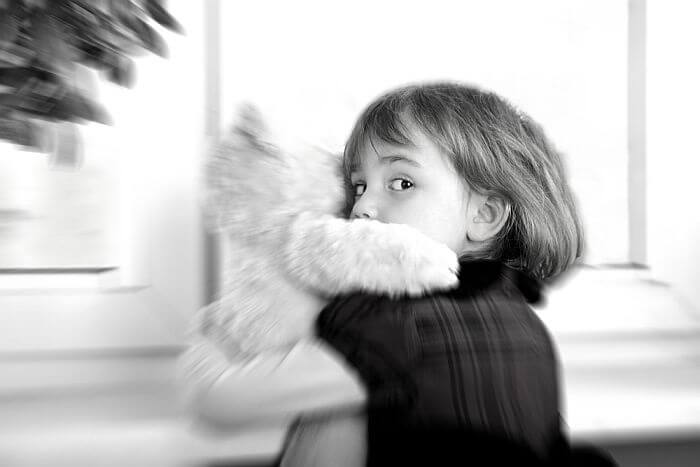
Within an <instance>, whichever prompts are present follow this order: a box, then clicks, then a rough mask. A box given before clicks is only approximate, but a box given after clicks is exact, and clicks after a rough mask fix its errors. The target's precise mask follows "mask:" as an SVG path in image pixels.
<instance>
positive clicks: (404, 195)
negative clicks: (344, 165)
mask: <svg viewBox="0 0 700 467" xmlns="http://www.w3.org/2000/svg"><path fill="white" fill-rule="evenodd" d="M409 128H410V129H411V131H410V134H409V136H410V140H411V141H412V143H413V144H411V145H405V146H396V145H392V144H389V143H385V142H382V141H377V142H374V144H373V145H372V144H369V142H367V143H366V144H365V145H364V147H363V148H362V151H361V153H360V154H359V156H360V157H359V161H360V166H359V167H358V168H357V169H356V171H354V172H353V173H352V174H351V181H352V184H353V187H354V190H355V204H354V206H353V209H352V212H351V216H350V217H351V218H369V219H375V220H378V221H381V222H387V223H396V224H407V225H410V226H412V227H414V228H416V229H418V230H419V231H421V232H422V233H424V234H425V235H427V236H429V237H431V238H432V239H434V240H437V241H439V242H442V243H444V244H445V245H447V246H448V247H450V248H451V249H452V250H453V251H454V252H455V253H457V254H460V253H463V252H464V251H466V249H467V245H468V242H467V208H468V205H469V198H470V190H469V188H468V187H467V184H466V182H465V181H463V180H462V178H461V177H460V176H459V175H458V174H457V172H456V171H455V169H454V168H453V166H452V164H451V163H450V161H449V160H448V158H447V157H446V156H444V155H443V154H442V152H441V151H440V149H439V148H438V147H437V146H436V145H435V144H434V143H433V142H432V141H431V140H430V139H429V138H428V137H427V136H426V135H425V134H424V133H423V132H422V131H419V130H418V129H416V128H415V127H411V126H409Z"/></svg>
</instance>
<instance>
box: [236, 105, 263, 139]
mask: <svg viewBox="0 0 700 467" xmlns="http://www.w3.org/2000/svg"><path fill="white" fill-rule="evenodd" d="M236 120H237V121H236V123H235V124H234V125H233V127H232V128H231V131H232V132H233V133H236V134H237V135H239V136H242V137H244V138H245V139H247V140H248V141H249V142H250V143H251V144H252V145H254V146H261V145H263V144H264V143H265V142H266V141H267V139H268V134H267V133H268V130H267V127H266V125H265V122H264V120H263V116H262V114H261V113H260V111H259V110H258V108H257V107H255V106H254V105H253V104H250V103H245V104H242V105H241V106H240V108H239V110H238V118H237V119H236Z"/></svg>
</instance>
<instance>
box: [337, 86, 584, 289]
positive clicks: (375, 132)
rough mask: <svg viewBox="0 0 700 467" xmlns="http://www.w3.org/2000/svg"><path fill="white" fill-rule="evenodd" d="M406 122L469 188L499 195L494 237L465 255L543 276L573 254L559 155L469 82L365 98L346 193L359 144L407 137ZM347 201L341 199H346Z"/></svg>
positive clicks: (577, 249) (574, 227)
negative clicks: (503, 209)
mask: <svg viewBox="0 0 700 467" xmlns="http://www.w3.org/2000/svg"><path fill="white" fill-rule="evenodd" d="M406 119H410V120H411V123H415V124H416V125H417V127H418V128H419V129H420V130H421V131H423V132H424V133H425V134H426V135H428V136H429V137H431V138H432V139H433V141H434V142H435V143H436V144H437V145H438V147H439V148H440V149H441V150H442V152H443V153H444V154H446V155H447V156H448V157H449V159H450V160H451V162H452V164H453V166H454V168H455V169H456V171H457V173H458V174H459V175H460V176H461V177H463V179H464V180H465V181H466V182H467V183H468V184H469V186H470V187H471V188H472V189H474V190H476V191H478V192H480V193H482V194H493V195H497V196H500V197H502V198H503V199H504V200H505V201H506V202H507V203H509V205H510V216H509V219H508V221H507V222H506V224H505V226H504V228H503V229H502V230H501V232H500V233H499V235H498V236H497V237H496V238H495V239H494V240H493V242H491V243H490V244H489V245H488V248H487V249H486V250H485V251H480V252H472V253H470V254H469V256H470V257H479V258H487V259H495V260H500V261H503V262H504V263H506V264H508V265H510V266H512V267H515V268H517V269H519V270H521V271H523V272H525V273H528V274H529V275H531V276H532V277H535V278H537V279H541V280H547V279H552V278H554V277H556V276H557V275H559V274H560V273H562V272H563V271H565V270H566V269H567V268H568V267H569V266H570V265H571V264H572V263H573V262H574V260H576V258H578V257H579V256H580V255H581V252H582V249H583V232H582V228H581V223H580V220H579V217H578V214H577V212H576V206H575V203H574V199H573V195H572V193H571V190H570V188H569V185H568V183H567V180H566V177H565V173H564V168H563V165H562V161H561V157H560V154H559V153H558V152H557V151H556V150H555V148H554V146H553V144H552V143H551V142H550V141H549V140H548V139H547V137H546V136H545V134H544V131H543V130H542V128H541V127H540V126H539V125H538V124H537V123H536V122H534V121H533V120H532V119H531V118H530V117H529V116H527V115H525V114H524V113H522V112H520V111H518V110H517V109H516V108H515V107H513V106H512V105H511V104H509V103H508V102H507V101H506V100H505V99H503V98H502V97H500V96H498V95H496V94H494V93H491V92H487V91H483V90H480V89H478V88H475V87H473V86H467V85H464V84H459V83H451V82H439V83H426V84H417V85H409V86H405V87H401V88H398V89H395V90H393V91H390V92H388V93H386V94H384V95H382V96H380V97H379V98H378V99H376V100H375V101H374V102H372V103H371V104H370V105H369V106H368V107H367V108H366V109H365V110H364V112H363V113H362V114H361V116H360V118H359V119H358V121H357V123H356V124H355V127H354V128H353V130H352V133H351V134H350V137H349V139H348V142H347V144H346V146H345V152H344V157H343V169H344V173H345V179H346V183H347V184H348V191H349V192H351V187H350V181H349V180H350V173H351V172H352V171H353V170H354V168H355V167H356V166H357V164H358V163H359V158H360V154H361V151H362V148H363V146H364V145H365V144H366V143H370V144H372V141H376V140H380V141H384V142H387V143H390V144H397V145H404V144H409V143H410V142H411V141H410V132H409V131H408V127H407V123H408V122H406ZM352 199H353V197H352V196H348V203H349V204H350V203H352ZM350 207H351V206H350Z"/></svg>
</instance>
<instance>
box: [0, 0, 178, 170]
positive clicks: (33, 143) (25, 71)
mask: <svg viewBox="0 0 700 467" xmlns="http://www.w3.org/2000/svg"><path fill="white" fill-rule="evenodd" d="M156 25H159V26H160V27H164V28H166V29H169V30H171V31H174V32H178V33H181V34H182V33H183V32H184V31H183V29H182V26H181V25H180V24H179V23H178V22H177V21H176V20H175V19H174V18H173V17H172V16H171V15H170V13H168V11H167V10H166V8H165V5H164V0H0V139H3V140H7V141H11V142H13V143H15V144H18V145H20V146H23V147H27V148H30V149H33V150H39V151H42V152H52V151H56V150H59V149H60V150H62V151H69V152H70V151H78V150H79V140H80V138H79V135H80V134H79V131H78V125H79V124H80V123H81V122H85V121H94V122H99V123H103V124H108V123H109V122H110V118H109V115H108V113H107V112H106V110H105V109H104V108H102V106H101V105H100V104H99V103H98V102H96V101H95V100H93V99H94V96H93V95H91V94H94V93H91V92H90V91H89V90H90V89H94V88H95V86H94V85H92V86H91V85H90V83H89V82H85V80H86V79H87V80H88V81H89V79H90V78H91V76H90V74H89V73H88V74H87V75H86V74H85V73H82V74H81V73H80V70H79V68H80V67H79V66H78V65H85V66H89V67H91V68H94V69H97V70H99V72H100V75H101V76H102V77H103V78H105V79H107V80H109V81H111V82H113V83H115V84H118V85H120V86H126V87H131V86H133V84H134V78H135V70H134V62H133V60H132V57H135V56H139V55H142V54H144V53H149V52H152V53H155V54H157V55H159V56H161V57H166V56H167V54H168V49H167V45H166V43H165V41H164V40H163V38H162V37H161V36H160V34H159V33H158V32H157V30H156ZM56 126H60V127H61V131H56V128H55V127H56ZM57 138H59V139H60V138H68V139H69V140H71V141H73V142H74V143H75V144H66V143H68V142H69V141H57ZM68 156H69V157H67V159H75V158H71V157H70V154H69V155H68ZM63 157H64V158H66V155H65V154H64V155H63Z"/></svg>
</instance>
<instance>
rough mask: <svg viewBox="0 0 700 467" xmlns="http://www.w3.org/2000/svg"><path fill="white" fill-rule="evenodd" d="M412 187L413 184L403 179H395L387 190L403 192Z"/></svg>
mask: <svg viewBox="0 0 700 467" xmlns="http://www.w3.org/2000/svg"><path fill="white" fill-rule="evenodd" d="M411 187H413V182H412V181H410V180H406V179H405V178H395V179H393V180H392V181H391V183H390V184H389V188H390V189H392V190H394V191H404V190H408V189H409V188H411Z"/></svg>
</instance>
